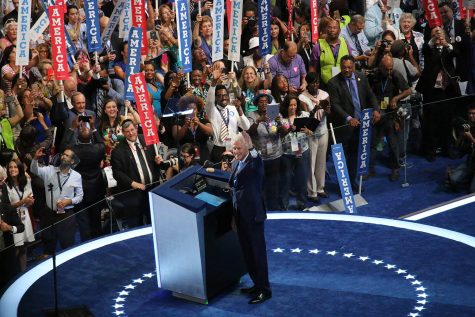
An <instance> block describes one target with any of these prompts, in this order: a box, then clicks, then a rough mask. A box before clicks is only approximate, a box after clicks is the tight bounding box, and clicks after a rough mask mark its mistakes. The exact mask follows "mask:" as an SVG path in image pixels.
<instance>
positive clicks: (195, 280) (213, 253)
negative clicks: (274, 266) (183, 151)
mask: <svg viewBox="0 0 475 317" xmlns="http://www.w3.org/2000/svg"><path fill="white" fill-rule="evenodd" d="M228 179H229V173H225V172H222V171H220V170H216V171H214V172H212V173H210V172H207V171H206V170H205V169H203V168H202V167H199V166H196V167H195V166H193V167H190V168H188V169H186V170H184V171H183V172H181V173H180V174H178V175H176V176H175V177H174V178H172V179H171V180H169V181H167V182H165V183H163V184H162V185H160V186H158V187H156V188H154V189H153V190H151V191H150V192H149V200H150V212H151V218H152V228H153V241H154V248H155V264H156V268H157V280H158V287H160V288H162V289H166V290H170V291H172V293H173V295H174V296H176V297H180V298H184V299H187V300H191V301H195V302H198V303H202V304H207V303H208V299H209V298H211V297H213V296H215V295H217V294H218V293H220V292H222V291H223V290H225V289H227V288H229V287H230V286H232V285H234V284H236V283H238V282H239V279H240V278H241V276H242V275H244V274H246V272H247V271H246V267H245V264H244V260H243V258H242V253H241V249H240V246H239V241H238V237H237V234H236V233H235V232H234V231H233V230H232V228H231V220H232V202H231V196H230V194H229V186H228Z"/></svg>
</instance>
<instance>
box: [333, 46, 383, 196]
mask: <svg viewBox="0 0 475 317" xmlns="http://www.w3.org/2000/svg"><path fill="white" fill-rule="evenodd" d="M340 69H341V72H340V73H339V74H338V75H336V76H335V77H333V78H332V79H330V81H329V82H328V93H329V94H330V98H331V107H332V116H331V121H332V122H333V125H334V127H335V128H337V129H335V134H336V136H337V139H339V140H341V143H342V144H343V149H344V151H345V155H346V161H347V164H348V173H349V174H350V181H351V184H352V186H353V188H354V189H356V188H357V186H356V183H355V177H356V162H357V155H358V138H359V126H360V118H361V110H363V109H365V108H373V123H377V122H378V121H379V120H380V118H381V115H380V113H379V105H378V101H377V99H376V96H375V95H374V93H373V91H372V90H371V87H370V85H369V83H368V79H367V78H366V76H365V75H364V74H363V73H359V72H355V59H354V58H353V56H350V55H345V56H343V57H342V58H341V62H340Z"/></svg>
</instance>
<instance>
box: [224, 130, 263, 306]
mask: <svg viewBox="0 0 475 317" xmlns="http://www.w3.org/2000/svg"><path fill="white" fill-rule="evenodd" d="M232 144H233V155H234V161H233V164H232V171H233V172H232V174H231V178H230V180H229V183H230V187H231V190H232V191H231V192H232V199H233V219H234V224H235V225H236V229H237V234H238V237H239V242H240V244H241V249H242V252H243V256H244V261H245V262H246V266H247V270H248V272H249V276H250V277H251V279H252V281H253V282H254V286H252V287H250V288H244V289H241V292H242V293H246V294H250V295H251V296H252V299H251V300H250V301H249V304H259V303H262V302H264V301H266V300H268V299H269V298H271V297H272V291H271V289H270V284H269V274H268V268H267V253H266V241H265V237H264V220H265V219H266V218H267V215H266V206H265V203H264V198H263V197H264V195H263V192H262V184H263V178H264V165H263V163H262V159H261V158H260V156H259V155H258V154H257V151H256V150H251V151H249V149H251V148H252V142H251V138H250V137H249V135H248V134H247V133H245V132H243V133H242V134H238V135H236V136H235V137H234V138H233V142H232Z"/></svg>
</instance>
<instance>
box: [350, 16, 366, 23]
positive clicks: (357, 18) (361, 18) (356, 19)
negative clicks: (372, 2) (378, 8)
mask: <svg viewBox="0 0 475 317" xmlns="http://www.w3.org/2000/svg"><path fill="white" fill-rule="evenodd" d="M364 21H365V19H364V16H362V15H361V14H355V15H353V16H352V17H351V20H350V23H352V24H355V23H358V22H364Z"/></svg>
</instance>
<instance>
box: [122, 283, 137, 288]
mask: <svg viewBox="0 0 475 317" xmlns="http://www.w3.org/2000/svg"><path fill="white" fill-rule="evenodd" d="M124 288H125V289H134V288H135V285H132V284H129V285H127V286H124Z"/></svg>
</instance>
